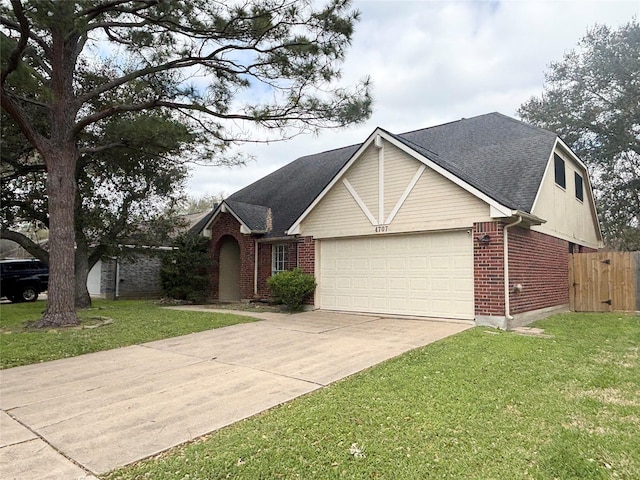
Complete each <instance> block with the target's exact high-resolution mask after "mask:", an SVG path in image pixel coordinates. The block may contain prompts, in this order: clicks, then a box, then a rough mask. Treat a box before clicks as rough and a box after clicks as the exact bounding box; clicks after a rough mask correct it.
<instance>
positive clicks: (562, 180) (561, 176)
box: [553, 153, 567, 190]
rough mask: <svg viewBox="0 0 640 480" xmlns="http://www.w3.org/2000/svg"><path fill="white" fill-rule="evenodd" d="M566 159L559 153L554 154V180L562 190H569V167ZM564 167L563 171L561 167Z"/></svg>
mask: <svg viewBox="0 0 640 480" xmlns="http://www.w3.org/2000/svg"><path fill="white" fill-rule="evenodd" d="M565 163H566V162H565V161H564V159H563V158H562V157H561V156H560V155H558V154H557V153H554V154H553V180H554V181H555V184H556V185H557V186H559V187H560V188H562V189H564V190H566V189H567V167H566V164H565ZM560 165H562V170H560V168H559V166H560Z"/></svg>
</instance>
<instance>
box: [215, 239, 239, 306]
mask: <svg viewBox="0 0 640 480" xmlns="http://www.w3.org/2000/svg"><path fill="white" fill-rule="evenodd" d="M219 267H220V268H219V271H220V278H219V282H218V285H219V286H220V287H219V288H220V290H219V294H218V299H219V300H220V301H221V302H238V301H240V245H238V242H237V241H236V240H235V239H234V238H233V237H225V238H224V239H223V240H222V244H221V245H220V264H219Z"/></svg>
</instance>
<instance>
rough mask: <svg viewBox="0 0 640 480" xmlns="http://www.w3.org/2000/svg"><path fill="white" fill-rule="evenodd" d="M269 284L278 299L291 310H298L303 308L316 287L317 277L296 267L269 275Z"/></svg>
mask: <svg viewBox="0 0 640 480" xmlns="http://www.w3.org/2000/svg"><path fill="white" fill-rule="evenodd" d="M267 285H268V286H269V290H271V293H272V294H273V296H274V297H276V299H278V300H281V301H282V303H284V304H285V305H286V306H287V307H288V308H289V310H291V311H294V312H298V311H300V310H302V305H303V303H304V301H305V299H306V298H307V297H308V296H309V295H310V294H311V293H313V291H314V290H315V289H316V279H315V278H314V277H313V275H310V274H308V273H303V272H302V270H301V269H299V268H294V269H293V270H288V271H286V272H280V273H276V274H275V275H273V276H271V277H269V278H268V279H267Z"/></svg>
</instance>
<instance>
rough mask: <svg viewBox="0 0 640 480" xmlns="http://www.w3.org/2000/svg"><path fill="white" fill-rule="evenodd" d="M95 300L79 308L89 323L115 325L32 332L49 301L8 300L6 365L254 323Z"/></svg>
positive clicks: (1, 328) (0, 318)
mask: <svg viewBox="0 0 640 480" xmlns="http://www.w3.org/2000/svg"><path fill="white" fill-rule="evenodd" d="M93 304H94V306H93V308H91V309H88V310H81V311H79V316H80V317H81V321H82V323H83V324H84V325H85V326H87V325H91V324H95V323H96V321H95V320H94V319H95V318H96V317H105V318H109V319H112V320H113V323H110V324H106V325H103V326H101V327H98V328H82V329H75V328H64V329H49V330H32V329H29V328H25V326H26V325H28V324H29V323H30V322H33V321H35V320H37V319H38V318H40V317H41V315H42V312H43V311H44V309H45V306H46V304H45V302H44V301H37V302H33V303H16V304H2V305H1V306H0V367H1V368H9V367H16V366H19V365H28V364H31V363H38V362H45V361H48V360H57V359H59V358H66V357H74V356H76V355H82V354H85V353H91V352H97V351H100V350H108V349H111V348H118V347H124V346H127V345H135V344H138V343H143V342H150V341H153V340H159V339H162V338H169V337H175V336H178V335H186V334H188V333H192V332H200V331H203V330H210V329H213V328H219V327H225V326H227V325H233V324H236V323H244V322H250V321H254V319H252V318H249V317H242V316H238V315H231V314H220V313H209V312H189V311H180V310H166V309H162V308H160V307H159V306H157V305H155V304H154V303H153V302H149V301H140V300H118V301H106V300H96V301H94V302H93Z"/></svg>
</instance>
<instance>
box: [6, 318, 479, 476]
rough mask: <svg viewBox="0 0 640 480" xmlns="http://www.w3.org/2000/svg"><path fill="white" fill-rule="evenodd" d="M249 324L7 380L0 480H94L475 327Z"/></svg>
mask: <svg viewBox="0 0 640 480" xmlns="http://www.w3.org/2000/svg"><path fill="white" fill-rule="evenodd" d="M208 311H212V310H208ZM212 312H213V311H212ZM227 312H228V311H227ZM238 313H243V314H246V312H238ZM250 315H251V316H254V317H261V318H262V319H263V321H262V322H256V323H249V324H242V325H234V326H231V327H226V328H220V329H216V330H209V331H205V332H200V333H194V334H191V335H185V336H182V337H175V338H170V339H166V340H160V341H157V342H151V343H146V344H142V345H136V346H131V347H125V348H120V349H116V350H109V351H104V352H98V353H93V354H89V355H83V356H81V357H75V358H69V359H65V360H57V361H53V362H47V363H42V364H37V365H28V366H24V367H17V368H12V369H8V370H3V371H2V372H0V378H1V380H0V382H1V383H0V386H1V392H2V395H1V396H0V408H1V409H2V411H1V412H0V429H1V433H0V477H1V478H3V479H7V480H8V479H14V478H15V479H24V478H28V479H31V480H38V479H57V480H63V479H73V480H76V479H91V478H95V477H93V475H99V474H102V473H105V472H108V471H110V470H113V469H115V468H118V467H121V466H124V465H126V464H129V463H132V462H135V461H137V460H140V459H143V458H146V457H149V456H151V455H154V454H156V453H158V452H161V451H163V450H166V449H168V448H170V447H173V446H175V445H179V444H181V443H183V442H186V441H188V440H191V439H194V438H197V437H199V436H201V435H204V434H206V433H209V432H212V431H214V430H216V429H219V428H221V427H224V426H226V425H229V424H231V423H234V422H237V421H238V420H241V419H244V418H247V417H250V416H252V415H254V414H256V413H259V412H261V411H264V410H266V409H268V408H271V407H274V406H276V405H279V404H281V403H283V402H286V401H289V400H291V399H293V398H295V397H298V396H300V395H303V394H305V393H308V392H311V391H313V390H316V389H319V388H322V387H323V386H325V385H328V384H330V383H332V382H335V381H336V380H339V379H341V378H344V377H346V376H348V375H351V374H353V373H356V372H358V371H360V370H363V369H365V368H367V367H370V366H372V365H375V364H377V363H380V362H382V361H384V360H386V359H389V358H391V357H394V356H397V355H400V354H401V353H403V352H406V351H408V350H411V349H413V348H416V347H419V346H422V345H426V344H428V343H431V342H434V341H436V340H439V339H441V338H444V337H447V336H449V335H452V334H455V333H458V332H461V331H463V330H466V329H468V328H471V327H472V326H473V325H472V324H471V323H467V322H449V321H427V320H408V319H390V318H382V317H376V316H362V315H344V314H337V313H326V312H317V311H315V312H306V313H300V314H296V315H285V314H277V313H265V314H256V313H251V314H250Z"/></svg>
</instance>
